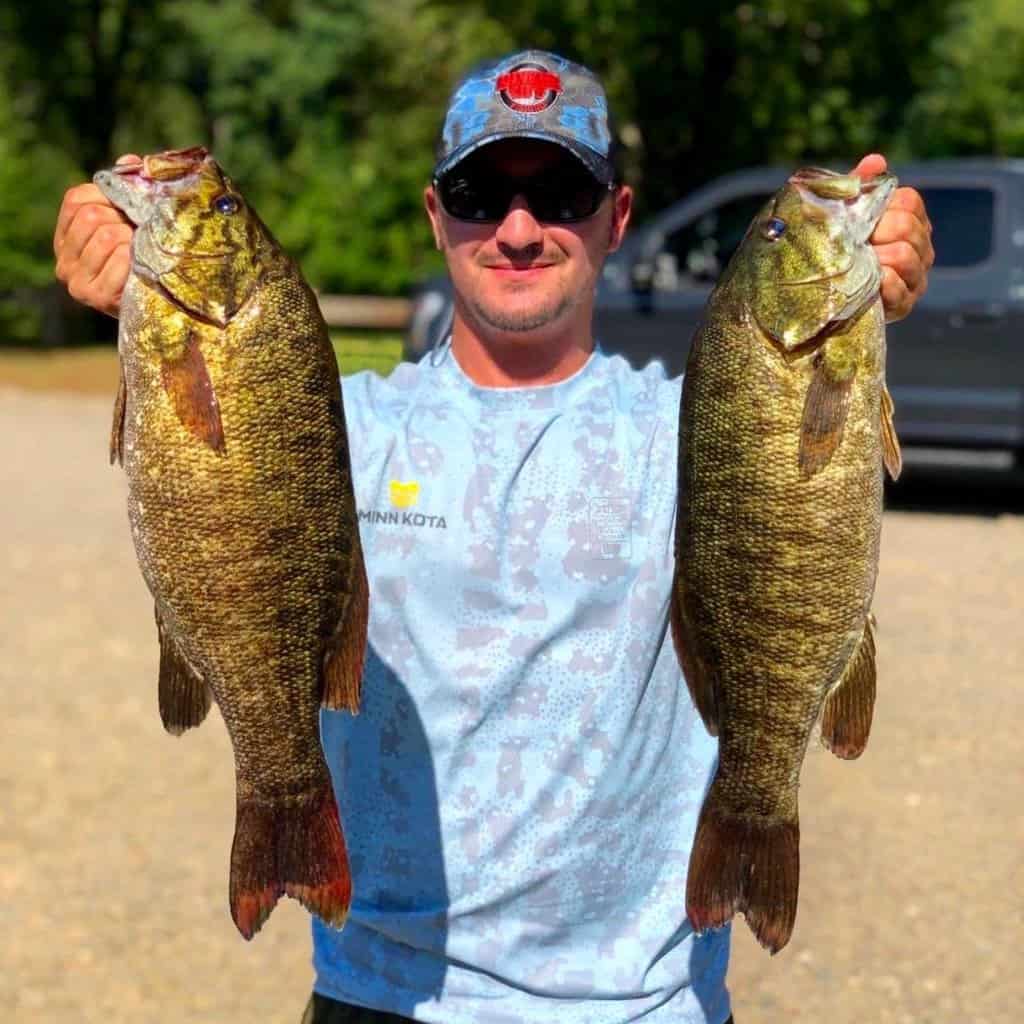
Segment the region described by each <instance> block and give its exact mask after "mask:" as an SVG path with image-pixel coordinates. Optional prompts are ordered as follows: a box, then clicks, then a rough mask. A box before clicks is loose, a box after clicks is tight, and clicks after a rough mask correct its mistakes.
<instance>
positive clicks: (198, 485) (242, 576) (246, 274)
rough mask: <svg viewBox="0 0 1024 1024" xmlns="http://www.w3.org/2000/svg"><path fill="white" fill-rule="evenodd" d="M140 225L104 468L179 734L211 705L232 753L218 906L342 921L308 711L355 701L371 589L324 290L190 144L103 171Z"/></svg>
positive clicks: (333, 829) (338, 876) (258, 915)
mask: <svg viewBox="0 0 1024 1024" xmlns="http://www.w3.org/2000/svg"><path fill="white" fill-rule="evenodd" d="M94 180H95V182H96V184H97V185H98V186H99V188H100V189H101V190H102V191H103V193H104V194H105V195H106V196H107V197H108V198H109V199H110V201H111V202H112V203H114V205H115V206H117V207H119V208H120V209H121V210H122V211H124V213H125V214H126V215H127V216H128V217H129V219H131V220H132V221H133V222H134V223H135V224H136V230H135V234H134V237H133V241H132V265H131V272H130V274H129V277H128V282H127V284H126V286H125V291H124V296H123V298H122V301H121V316H120V330H119V334H118V348H119V352H120V360H121V388H120V391H119V393H118V399H117V403H116V405H115V411H114V426H113V431H112V435H111V461H115V460H118V461H120V462H121V463H122V464H123V466H124V469H125V473H126V474H127V477H128V485H129V495H128V513H129V520H130V522H131V528H132V538H133V540H134V542H135V550H136V553H137V554H138V558H139V565H140V566H141V568H142V574H143V576H144V578H145V580H146V583H147V585H148V586H149V590H150V592H151V593H152V595H153V598H154V601H155V605H156V622H157V631H158V635H159V641H160V677H159V703H160V714H161V717H162V719H163V723H164V726H165V727H166V728H167V729H168V731H170V732H172V733H180V732H182V731H183V730H185V729H188V728H190V727H192V726H196V725H198V724H199V723H200V722H201V721H202V720H203V718H204V716H205V715H206V712H207V710H208V708H209V706H210V698H211V694H212V696H213V697H214V698H215V699H216V701H217V705H218V707H219V708H220V711H221V714H222V715H223V717H224V721H225V723H226V724H227V727H228V732H229V734H230V736H231V743H232V746H233V748H234V754H235V771H236V802H237V809H236V818H235V837H234V843H233V845H232V849H231V877H230V886H229V904H230V909H231V914H232V917H233V918H234V921H235V924H236V926H237V927H238V930H239V931H240V932H241V933H242V935H243V936H244V937H245V938H247V939H249V938H252V936H253V935H254V934H255V933H256V932H257V931H258V930H259V929H260V927H261V926H262V924H263V922H264V921H265V920H266V919H267V917H268V916H269V915H270V912H271V911H272V910H273V908H274V905H275V904H276V903H277V900H278V898H279V897H280V896H281V895H283V894H287V895H289V896H293V897H294V898H296V899H298V900H299V901H300V902H302V903H303V904H304V905H305V906H306V907H307V908H308V909H309V910H311V911H312V912H313V913H315V914H317V915H319V916H320V917H321V918H322V919H323V920H324V921H325V922H327V923H329V924H332V925H335V926H338V927H340V926H341V924H342V922H343V921H344V920H345V916H346V914H347V912H348V908H349V903H350V900H351V890H352V884H351V877H350V874H349V864H348V856H347V853H346V849H345V841H344V837H343V834H342V830H341V825H340V823H339V820H338V809H337V804H336V803H335V799H334V792H333V789H332V788H331V779H330V775H329V774H328V769H327V764H326V762H325V760H324V755H323V751H322V750H321V747H320V730H319V711H320V706H321V703H323V704H325V705H326V706H328V707H334V708H338V707H344V708H348V709H349V710H351V711H353V712H354V711H356V710H357V709H358V705H359V691H360V685H361V678H362V666H363V657H364V652H365V647H366V624H367V610H368V593H367V582H366V572H365V569H364V566H363V556H362V550H361V548H360V544H359V529H358V525H357V519H356V510H355V499H354V496H353V491H352V474H351V469H350V466H349V457H348V447H347V445H348V442H347V437H346V431H345V416H344V409H343V407H342V398H341V388H340V380H339V375H338V367H337V363H336V360H335V357H334V351H333V349H332V347H331V344H330V340H329V338H328V336H327V329H326V327H325V325H324V321H323V318H322V316H321V315H320V310H319V306H318V305H317V301H316V297H315V296H314V294H313V292H312V291H311V290H310V288H309V286H308V285H307V284H306V282H305V281H304V280H303V279H302V276H301V275H300V273H299V271H298V268H297V267H296V266H295V264H294V263H292V261H291V260H290V259H289V258H288V257H287V256H286V255H285V253H284V252H283V251H282V250H281V248H280V246H279V245H278V244H277V242H275V241H274V239H273V237H272V236H271V234H270V232H269V231H268V230H267V228H266V227H265V226H264V224H263V223H262V221H260V219H259V217H257V216H256V214H255V212H254V211H253V210H252V209H251V207H249V205H248V204H247V203H246V201H245V199H244V197H243V196H242V195H241V194H240V193H239V191H238V189H237V188H236V187H235V186H234V184H233V183H232V181H231V179H230V178H228V177H227V176H226V175H225V174H224V172H223V171H222V170H221V169H220V167H218V165H217V163H216V162H215V161H214V160H213V158H212V157H211V156H210V155H209V154H208V153H207V152H206V151H205V150H204V149H201V148H194V149H187V150H173V151H169V152H166V153H157V154H153V155H150V156H147V157H145V158H144V159H142V160H140V161H139V162H138V163H122V164H118V165H117V166H116V167H113V168H111V169H110V170H108V171H101V172H100V173H98V174H97V175H96V176H95V179H94Z"/></svg>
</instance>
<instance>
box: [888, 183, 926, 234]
mask: <svg viewBox="0 0 1024 1024" xmlns="http://www.w3.org/2000/svg"><path fill="white" fill-rule="evenodd" d="M887 209H889V210H906V211H907V212H908V213H912V214H913V215H914V216H915V217H917V219H918V220H920V221H921V223H922V224H924V225H925V227H926V229H927V230H928V233H929V234H931V230H932V222H931V221H930V220H929V219H928V211H927V210H926V209H925V205H924V198H923V197H922V195H921V193H920V192H918V191H917V189H916V188H910V187H909V186H904V187H903V188H898V189H896V191H895V192H893V194H892V196H891V197H890V198H889V205H888V207H887Z"/></svg>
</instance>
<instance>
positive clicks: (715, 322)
mask: <svg viewBox="0 0 1024 1024" xmlns="http://www.w3.org/2000/svg"><path fill="white" fill-rule="evenodd" d="M895 184H896V181H895V178H893V177H892V176H890V175H888V174H882V175H879V176H877V177H874V178H870V179H867V180H864V181H862V180H860V179H859V178H857V177H856V176H854V175H839V174H835V173H833V172H830V171H824V170H818V169H815V168H811V169H806V170H803V171H798V172H797V173H795V174H794V175H793V176H792V177H791V178H790V179H789V181H788V182H787V183H786V185H785V186H784V187H783V188H782V189H780V190H779V192H777V193H776V194H775V196H773V197H772V199H771V200H770V201H769V202H768V203H767V205H766V206H765V207H764V208H763V209H762V211H761V212H760V213H759V214H758V216H757V218H756V219H755V220H754V222H753V224H752V225H751V227H750V230H749V231H748V233H747V235H746V237H745V238H744V241H743V243H742V244H741V246H740V247H739V249H738V250H737V252H736V254H735V256H734V258H733V259H732V261H731V262H730V264H729V266H728V268H727V270H726V272H725V274H724V275H723V277H722V279H721V281H720V283H719V284H718V286H717V287H716V289H715V291H714V293H713V294H712V296H711V298H710V300H709V302H708V306H707V309H706V311H705V317H704V321H703V323H702V325H701V327H700V329H699V330H698V332H697V335H696V337H695V339H694V344H693V347H692V349H691V353H690V357H689V362H688V364H687V369H686V376H685V378H684V382H683V399H682V405H681V409H680V436H679V445H680V451H679V458H680V465H679V510H678V517H677V525H676V566H675V581H674V584H673V594H672V608H671V623H672V632H673V639H674V641H675V645H676V650H677V653H678V655H679V659H680V662H681V665H682V668H683V672H684V674H685V676H686V680H687V683H688V685H689V687H690V691H691V694H692V696H693V699H694V703H695V704H696V706H697V709H698V710H699V712H700V714H701V716H702V718H703V719H704V722H705V724H706V726H707V728H708V729H709V731H710V732H711V733H712V734H714V735H717V736H718V738H719V762H718V769H717V772H716V774H715V778H714V780H713V782H712V784H711V788H710V790H709V791H708V794H707V796H706V798H705V801H704V805H703V807H702V809H701V813H700V818H699V821H698V825H697V834H696V837H695V840H694V846H693V850H692V853H691V856H690V866H689V873H688V878H687V888H686V906H687V913H688V916H689V918H690V920H691V922H692V924H693V926H694V928H695V929H697V930H698V931H701V930H703V929H706V928H713V927H718V926H721V925H723V924H725V923H726V922H727V921H729V919H730V918H732V916H733V915H734V914H736V913H741V912H742V913H743V914H744V915H745V916H746V919H747V923H748V924H749V925H750V927H751V929H752V931H753V932H754V934H755V936H756V937H757V939H758V941H759V942H760V943H761V944H762V945H763V946H765V947H766V948H767V949H769V950H770V951H771V952H773V953H774V952H777V951H778V950H779V949H781V948H782V947H783V946H784V945H785V944H786V943H787V942H788V941H789V938H790V935H791V933H792V930H793V923H794V920H795V917H796V907H797V891H798V885H799V871H800V849H799V842H800V829H799V823H798V814H797V790H798V786H799V778H800V767H801V763H802V761H803V758H804V753H805V751H806V748H807V743H808V739H809V737H810V735H811V730H812V727H813V726H814V723H815V721H816V720H818V719H819V718H820V720H821V735H822V740H823V742H824V743H825V745H826V746H828V747H829V748H830V749H831V750H832V751H833V752H834V753H835V754H837V755H838V756H840V757H844V758H852V757H857V756H858V755H859V754H860V753H861V752H862V751H863V749H864V746H865V744H866V743H867V739H868V732H869V729H870V726H871V717H872V710H873V707H874V699H875V645H874V632H873V630H874V620H873V618H872V616H871V610H870V609H871V599H872V595H873V592H874V586H875V576H876V573H877V568H878V551H879V540H880V536H881V520H882V482H883V480H882V477H883V464H884V466H885V467H887V468H888V470H889V473H890V474H891V476H893V478H895V477H896V476H897V475H898V473H899V470H900V454H899V446H898V443H897V440H896V434H895V430H894V428H893V422H892V412H893V409H892V402H891V400H890V398H889V395H888V392H887V391H886V388H885V323H884V317H883V313H882V305H881V298H880V294H879V286H880V283H881V270H880V267H879V264H878V259H877V257H876V256H875V254H874V252H873V250H872V249H871V247H870V245H869V243H868V238H869V236H870V235H871V232H872V231H873V230H874V226H875V224H876V223H877V221H878V218H879V217H880V216H881V214H882V212H883V210H884V208H885V205H886V203H887V201H888V198H889V196H890V194H891V192H892V190H893V189H894V187H895Z"/></svg>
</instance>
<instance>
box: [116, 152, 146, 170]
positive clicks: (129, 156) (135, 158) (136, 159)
mask: <svg viewBox="0 0 1024 1024" xmlns="http://www.w3.org/2000/svg"><path fill="white" fill-rule="evenodd" d="M141 163H142V157H141V156H139V155H138V154H137V153H122V154H121V155H120V156H119V157H118V158H117V159H116V160H115V161H114V166H115V167H117V166H120V165H121V164H141Z"/></svg>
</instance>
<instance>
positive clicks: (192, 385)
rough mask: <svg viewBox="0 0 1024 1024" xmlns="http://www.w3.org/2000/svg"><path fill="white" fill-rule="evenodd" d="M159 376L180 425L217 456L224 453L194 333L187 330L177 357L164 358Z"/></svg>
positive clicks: (212, 396) (210, 387)
mask: <svg viewBox="0 0 1024 1024" xmlns="http://www.w3.org/2000/svg"><path fill="white" fill-rule="evenodd" d="M161 377H162V379H163V385H164V390H165V391H166V392H167V394H168V395H169V396H170V399H171V403H172V404H173V406H174V411H175V413H177V415H178V419H179V420H180V421H181V424H182V426H184V427H185V429H186V430H187V431H188V432H189V433H190V434H191V435H192V436H193V437H195V438H196V439H198V440H199V441H202V442H203V443H204V444H207V445H209V446H210V447H211V448H212V449H213V450H214V451H215V452H216V453H217V454H218V455H224V454H225V450H226V449H225V447H224V426H223V424H222V423H221V418H220V405H219V404H218V402H217V396H216V394H215V393H214V390H213V383H212V382H211V381H210V374H209V371H208V370H207V368H206V360H205V359H203V353H202V351H201V350H200V348H199V339H198V338H197V337H196V335H195V334H194V333H191V332H190V333H189V335H188V338H187V340H186V342H185V345H184V348H183V350H182V352H181V355H180V356H178V357H177V358H176V359H167V358H165V359H164V361H163V363H162V364H161Z"/></svg>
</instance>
